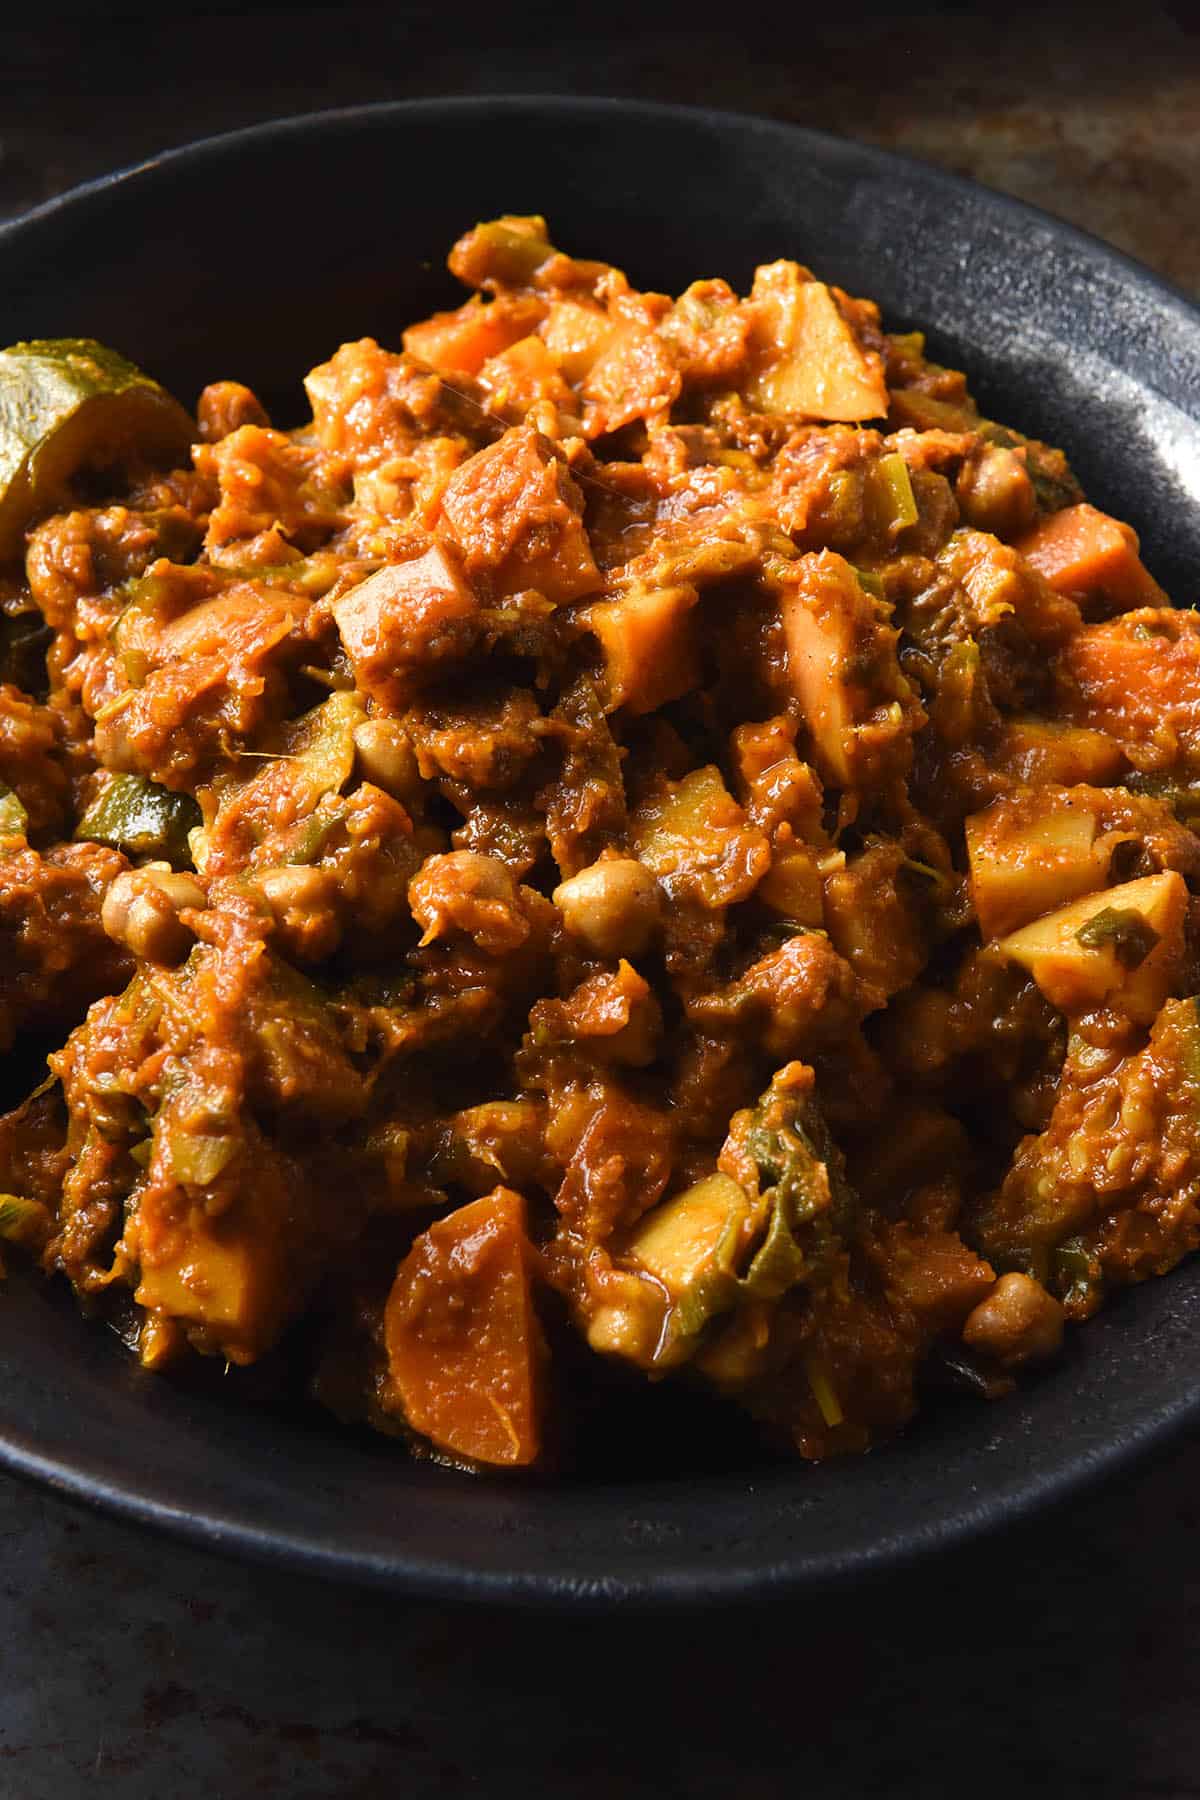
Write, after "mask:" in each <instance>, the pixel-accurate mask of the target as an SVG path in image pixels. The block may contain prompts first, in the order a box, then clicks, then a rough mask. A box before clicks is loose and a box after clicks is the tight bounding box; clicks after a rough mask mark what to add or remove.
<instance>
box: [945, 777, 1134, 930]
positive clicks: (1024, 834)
mask: <svg viewBox="0 0 1200 1800" xmlns="http://www.w3.org/2000/svg"><path fill="white" fill-rule="evenodd" d="M1098 831H1099V827H1098V821H1097V816H1096V810H1095V808H1094V807H1092V806H1090V805H1088V804H1087V803H1086V799H1085V798H1084V797H1081V796H1079V795H1078V794H1071V793H1069V792H1066V791H1060V792H1057V793H1054V792H1047V791H1046V790H1044V789H1043V790H1038V791H1036V792H1034V793H1032V794H1022V795H1020V796H1018V797H1017V798H1016V799H1015V800H1010V799H1001V800H997V801H994V802H993V804H992V805H991V806H989V807H988V808H987V809H986V811H984V812H981V813H975V814H974V815H973V816H972V817H971V818H969V819H968V820H967V821H966V838H967V855H968V858H969V860H970V869H971V898H972V900H973V901H974V905H975V915H976V917H977V918H978V920H979V929H980V930H981V932H982V933H983V935H984V937H985V938H991V937H997V936H999V935H1000V933H1002V932H1005V931H1012V930H1013V928H1014V927H1015V926H1017V925H1024V924H1025V923H1026V922H1027V921H1028V920H1030V919H1036V918H1039V917H1040V916H1041V915H1042V914H1043V913H1047V912H1049V911H1050V910H1051V908H1052V907H1055V906H1061V905H1062V904H1063V902H1064V901H1067V900H1073V899H1074V898H1075V897H1076V895H1078V894H1090V893H1092V892H1094V891H1095V889H1096V888H1099V887H1103V885H1104V883H1105V880H1106V878H1107V852H1105V853H1104V854H1098V853H1097V852H1096V850H1095V848H1094V846H1095V844H1096V839H1097V836H1098Z"/></svg>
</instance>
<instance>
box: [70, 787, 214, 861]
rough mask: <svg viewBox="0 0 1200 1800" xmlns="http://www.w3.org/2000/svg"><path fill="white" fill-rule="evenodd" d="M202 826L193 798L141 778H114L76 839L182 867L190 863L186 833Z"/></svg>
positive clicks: (82, 821) (90, 809) (84, 819)
mask: <svg viewBox="0 0 1200 1800" xmlns="http://www.w3.org/2000/svg"><path fill="white" fill-rule="evenodd" d="M199 824H200V808H199V807H198V806H197V805H196V802H195V801H194V800H193V799H192V796H191V795H190V794H175V793H172V792H171V790H170V789H169V788H164V787H160V786H159V785H158V783H157V782H156V781H147V780H145V779H144V777H143V776H141V775H113V776H112V777H111V778H110V780H109V782H108V784H107V786H106V787H105V789H104V791H103V793H102V794H100V795H99V796H98V797H97V798H96V799H95V800H93V802H92V804H91V805H90V806H89V807H88V809H87V811H86V812H85V813H84V815H83V817H82V819H80V821H79V823H78V825H77V826H76V827H75V836H76V838H81V839H84V840H85V841H86V842H89V843H93V844H111V845H112V847H113V849H115V850H124V851H126V852H127V853H128V854H129V855H131V856H155V857H160V858H162V859H164V860H165V861H167V862H169V863H170V864H171V866H172V868H176V869H179V868H185V867H186V866H187V865H188V863H189V862H190V856H189V851H188V833H189V832H190V831H192V830H194V829H195V827H196V826H198V825H199Z"/></svg>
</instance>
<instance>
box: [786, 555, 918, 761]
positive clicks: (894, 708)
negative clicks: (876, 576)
mask: <svg viewBox="0 0 1200 1800" xmlns="http://www.w3.org/2000/svg"><path fill="white" fill-rule="evenodd" d="M779 588H780V606H781V609H782V613H783V626H784V634H785V637H786V641H787V666H788V679H789V682H790V685H791V688H792V691H793V693H794V694H795V696H796V698H797V699H798V700H799V702H800V704H801V706H802V707H803V709H804V716H805V720H806V723H807V725H808V729H809V731H810V733H811V734H812V738H813V745H814V750H815V753H816V762H817V767H818V770H819V772H820V774H821V776H822V778H823V779H824V780H826V781H828V782H830V783H831V784H832V785H833V786H834V787H846V786H848V785H850V784H852V783H857V782H862V781H865V780H868V779H870V778H871V777H872V775H877V774H878V773H879V771H880V769H881V767H884V766H887V765H888V764H893V765H895V764H900V765H903V763H904V762H906V761H907V759H908V756H909V754H910V747H909V736H910V734H911V731H912V729H913V727H914V725H915V724H916V723H917V721H918V719H919V718H920V717H921V715H920V714H919V713H918V712H917V711H916V709H915V706H914V701H913V696H912V692H911V690H910V688H909V686H908V683H907V681H906V680H905V678H904V676H903V675H902V674H901V672H900V667H899V664H898V663H897V661H896V633H895V631H894V630H893V629H892V628H891V626H890V625H889V623H888V613H887V609H886V608H885V607H884V606H883V605H882V603H881V602H879V601H877V600H874V599H872V597H871V596H870V595H869V594H867V593H866V592H865V591H864V589H863V587H862V584H861V583H860V581H859V580H858V577H857V575H856V574H855V572H854V570H853V569H852V568H851V566H850V564H849V563H848V562H847V561H846V560H845V558H844V557H841V556H838V555H836V554H835V553H834V552H833V551H831V550H822V551H820V552H819V553H817V554H814V555H809V556H802V557H800V558H799V559H798V560H797V561H795V562H793V563H789V564H788V565H787V566H786V567H785V568H783V569H781V570H780V572H779Z"/></svg>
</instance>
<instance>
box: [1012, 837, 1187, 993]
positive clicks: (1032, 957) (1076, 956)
mask: <svg viewBox="0 0 1200 1800" xmlns="http://www.w3.org/2000/svg"><path fill="white" fill-rule="evenodd" d="M1187 906H1188V891H1187V883H1186V882H1185V881H1184V879H1183V877H1182V875H1178V874H1176V873H1175V871H1174V870H1166V871H1165V872H1164V873H1163V874H1161V875H1147V876H1144V877H1143V878H1142V880H1140V881H1127V882H1125V883H1124V884H1123V885H1122V886H1120V887H1115V888H1110V889H1109V890H1108V891H1107V892H1106V893H1102V894H1089V895H1087V896H1086V898H1085V899H1083V900H1076V901H1074V902H1073V903H1072V904H1071V905H1070V906H1064V907H1061V908H1060V909H1059V910H1058V911H1057V912H1053V913H1050V914H1048V916H1047V917H1046V918H1044V919H1038V920H1037V921H1036V922H1035V923H1034V924H1032V925H1026V926H1024V927H1023V928H1022V929H1021V930H1020V931H1015V932H1012V933H1011V934H1010V935H1009V936H1008V937H1005V938H1001V940H1000V945H999V947H1000V949H1001V950H1002V951H1003V952H1004V953H1005V955H1006V956H1010V957H1012V959H1013V961H1014V962H1019V963H1020V964H1021V965H1022V967H1024V968H1026V969H1028V970H1029V973H1030V974H1031V975H1032V976H1033V978H1034V980H1035V981H1036V982H1037V984H1038V986H1039V987H1040V988H1041V990H1042V992H1043V994H1045V996H1046V998H1047V1000H1049V1001H1050V1003H1051V1005H1052V1006H1057V1007H1059V1008H1060V1009H1061V1011H1063V1012H1065V1013H1079V1012H1085V1011H1087V1010H1088V1009H1090V1008H1091V1007H1095V1006H1101V1005H1103V1004H1104V1002H1105V1001H1106V1000H1109V999H1110V998H1117V997H1119V1004H1120V1005H1121V1007H1122V1008H1123V1010H1124V1011H1125V1012H1127V1013H1128V1014H1129V1016H1130V1018H1133V1019H1137V1020H1139V1021H1140V1022H1141V1023H1142V1024H1149V1023H1150V1021H1151V1020H1152V1019H1153V1018H1154V1016H1155V1014H1156V1013H1157V1012H1158V1010H1159V1008H1160V1007H1161V1006H1162V1004H1163V1002H1164V1000H1165V999H1166V998H1167V996H1168V994H1169V993H1170V991H1171V987H1172V984H1173V983H1174V982H1175V980H1176V979H1177V978H1178V976H1179V973H1180V969H1181V966H1182V962H1183V925H1184V919H1185V917H1186V915H1187Z"/></svg>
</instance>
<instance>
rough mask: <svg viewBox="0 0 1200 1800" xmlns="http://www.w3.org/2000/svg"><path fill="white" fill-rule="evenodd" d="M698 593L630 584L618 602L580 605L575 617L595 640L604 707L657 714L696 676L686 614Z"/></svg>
mask: <svg viewBox="0 0 1200 1800" xmlns="http://www.w3.org/2000/svg"><path fill="white" fill-rule="evenodd" d="M697 598H698V596H697V593H696V590H695V588H694V587H691V586H690V585H687V584H684V585H682V586H678V587H666V588H635V589H634V590H633V591H632V592H631V593H628V594H625V595H623V596H622V597H621V598H620V599H619V600H601V601H598V602H597V603H596V605H594V606H588V607H585V608H584V609H583V610H582V611H581V612H580V614H579V615H578V616H579V621H580V623H581V624H582V625H585V626H586V627H587V629H588V630H589V631H590V632H592V633H593V635H594V636H595V637H597V638H598V639H599V641H600V648H601V650H602V651H603V652H604V667H605V675H606V680H607V687H608V705H607V709H606V710H607V711H609V712H612V711H615V709H616V708H617V707H618V706H624V707H625V708H626V709H627V710H628V711H629V712H631V713H634V714H641V713H648V712H656V711H657V710H658V708H659V707H660V706H665V705H666V704H667V702H668V701H669V700H677V699H679V697H680V695H681V694H686V693H688V692H690V690H691V689H692V688H694V687H695V686H696V685H697V684H698V682H699V680H700V662H699V656H698V654H697V650H696V644H695V638H694V635H693V631H692V622H691V619H690V617H689V615H690V613H691V611H692V608H693V607H694V606H695V604H696V600H697Z"/></svg>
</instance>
